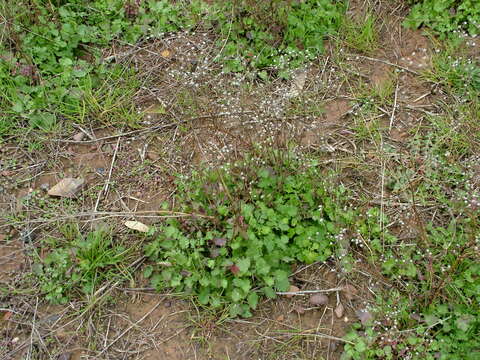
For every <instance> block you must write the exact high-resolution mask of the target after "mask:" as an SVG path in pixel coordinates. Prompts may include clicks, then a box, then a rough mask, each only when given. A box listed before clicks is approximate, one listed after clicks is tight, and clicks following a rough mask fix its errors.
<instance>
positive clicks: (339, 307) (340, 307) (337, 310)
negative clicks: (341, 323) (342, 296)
mask: <svg viewBox="0 0 480 360" xmlns="http://www.w3.org/2000/svg"><path fill="white" fill-rule="evenodd" d="M344 311H345V308H344V307H343V305H342V303H338V305H337V307H336V308H335V310H334V312H335V316H336V317H337V318H339V319H340V318H341V317H342V316H343V313H344Z"/></svg>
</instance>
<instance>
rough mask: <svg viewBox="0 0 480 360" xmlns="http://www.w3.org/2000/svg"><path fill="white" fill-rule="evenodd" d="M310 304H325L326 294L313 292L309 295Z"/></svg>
mask: <svg viewBox="0 0 480 360" xmlns="http://www.w3.org/2000/svg"><path fill="white" fill-rule="evenodd" d="M309 301H310V304H312V305H315V306H318V305H326V304H328V296H326V295H324V294H314V295H312V296H310V300H309Z"/></svg>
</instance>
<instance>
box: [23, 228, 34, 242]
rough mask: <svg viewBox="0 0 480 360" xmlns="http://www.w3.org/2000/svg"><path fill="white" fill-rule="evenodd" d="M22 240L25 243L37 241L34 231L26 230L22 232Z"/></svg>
mask: <svg viewBox="0 0 480 360" xmlns="http://www.w3.org/2000/svg"><path fill="white" fill-rule="evenodd" d="M20 240H21V241H23V242H24V243H31V242H32V241H33V240H35V234H34V232H33V231H32V230H30V229H25V230H23V231H21V232H20Z"/></svg>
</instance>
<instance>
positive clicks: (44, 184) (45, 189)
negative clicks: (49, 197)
mask: <svg viewBox="0 0 480 360" xmlns="http://www.w3.org/2000/svg"><path fill="white" fill-rule="evenodd" d="M48 189H50V184H49V183H43V184H41V185H40V190H42V191H45V192H47V191H48Z"/></svg>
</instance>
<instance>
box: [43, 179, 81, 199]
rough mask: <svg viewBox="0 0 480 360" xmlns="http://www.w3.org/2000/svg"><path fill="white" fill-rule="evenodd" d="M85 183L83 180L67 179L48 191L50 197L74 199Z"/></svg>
mask: <svg viewBox="0 0 480 360" xmlns="http://www.w3.org/2000/svg"><path fill="white" fill-rule="evenodd" d="M84 183H85V180H84V179H81V178H65V179H62V180H61V181H60V182H59V183H57V184H56V185H55V186H53V187H52V188H51V189H50V190H48V195H50V196H59V197H66V198H74V197H75V195H76V194H77V193H78V192H79V191H80V189H81V188H82V187H83V184H84Z"/></svg>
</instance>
